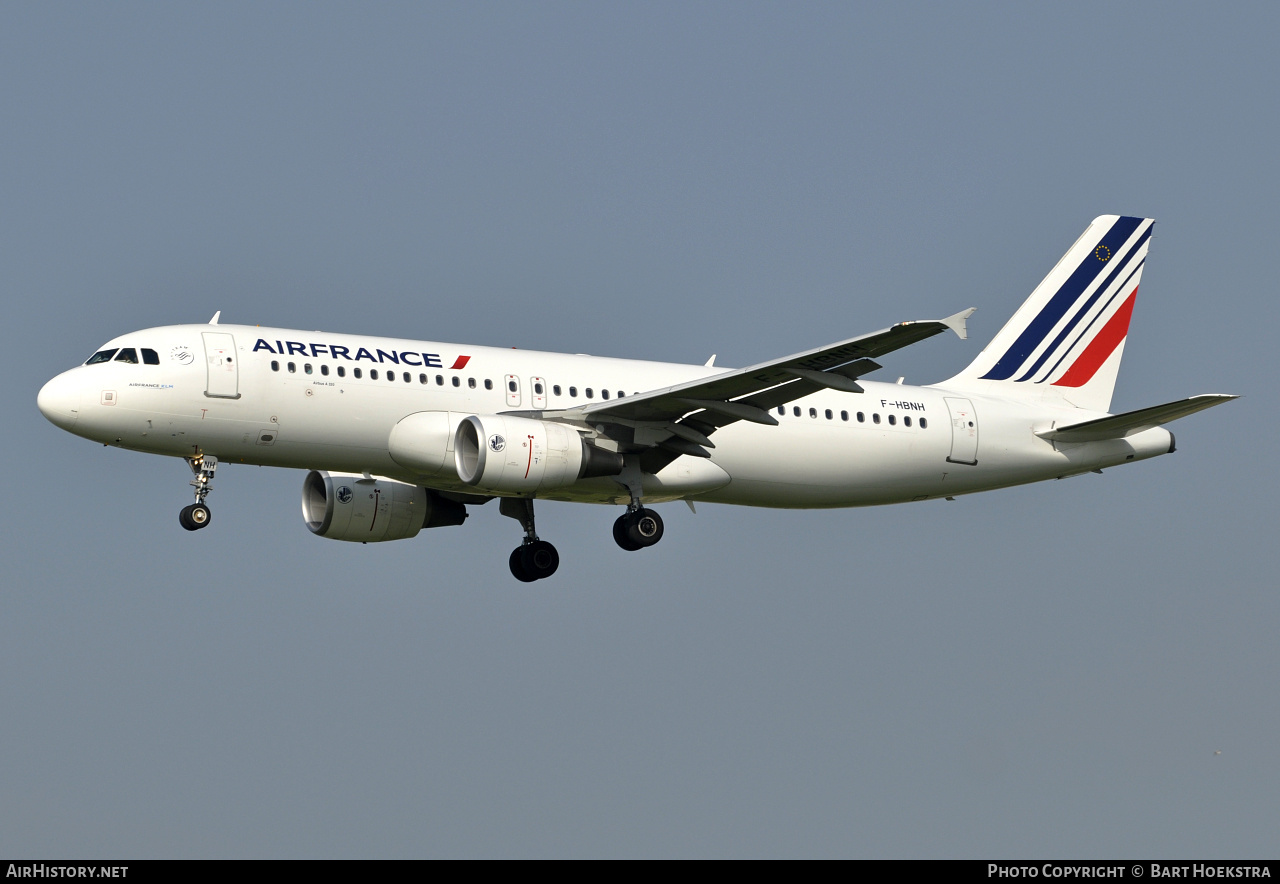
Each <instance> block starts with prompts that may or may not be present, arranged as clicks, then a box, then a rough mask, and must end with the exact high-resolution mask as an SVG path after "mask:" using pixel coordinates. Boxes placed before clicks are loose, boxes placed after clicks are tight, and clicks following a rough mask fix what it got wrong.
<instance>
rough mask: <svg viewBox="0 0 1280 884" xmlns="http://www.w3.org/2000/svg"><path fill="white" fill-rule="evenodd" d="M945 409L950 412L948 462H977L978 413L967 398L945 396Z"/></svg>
mask: <svg viewBox="0 0 1280 884" xmlns="http://www.w3.org/2000/svg"><path fill="white" fill-rule="evenodd" d="M947 411H949V412H950V413H951V454H950V455H949V456H948V457H947V462H948V463H967V464H976V463H977V462H978V415H977V413H976V412H974V410H973V403H972V402H970V401H969V400H968V399H952V398H950V397H947Z"/></svg>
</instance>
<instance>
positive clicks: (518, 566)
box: [507, 546, 538, 583]
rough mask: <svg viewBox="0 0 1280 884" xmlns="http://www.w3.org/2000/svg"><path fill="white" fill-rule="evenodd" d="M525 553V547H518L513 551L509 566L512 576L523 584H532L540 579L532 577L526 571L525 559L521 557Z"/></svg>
mask: <svg viewBox="0 0 1280 884" xmlns="http://www.w3.org/2000/svg"><path fill="white" fill-rule="evenodd" d="M523 552H524V547H523V546H518V547H516V548H515V549H513V550H512V551H511V558H509V559H507V564H508V565H509V566H510V567H511V576H512V577H514V578H515V579H516V580H519V581H520V582H521V583H532V582H533V581H535V580H537V579H538V578H536V577H534V576H533V575H531V574H530V573H529V572H528V571H526V570H525V569H524V559H523V557H522V556H521V555H520V554H521V553H523Z"/></svg>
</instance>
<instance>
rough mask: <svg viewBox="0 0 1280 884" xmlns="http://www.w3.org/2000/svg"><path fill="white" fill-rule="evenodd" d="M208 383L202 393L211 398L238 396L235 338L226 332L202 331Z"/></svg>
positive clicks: (238, 372) (238, 368) (238, 376)
mask: <svg viewBox="0 0 1280 884" xmlns="http://www.w3.org/2000/svg"><path fill="white" fill-rule="evenodd" d="M201 334H202V336H203V337H204V356H205V363H206V367H207V368H208V372H209V377H208V383H206V384H205V390H204V394H205V395H206V396H208V397H210V398H211V399H239V398H240V366H239V364H238V361H237V359H238V357H237V354H236V339H235V338H234V337H232V336H231V335H229V334H227V333H226V332H202V333H201Z"/></svg>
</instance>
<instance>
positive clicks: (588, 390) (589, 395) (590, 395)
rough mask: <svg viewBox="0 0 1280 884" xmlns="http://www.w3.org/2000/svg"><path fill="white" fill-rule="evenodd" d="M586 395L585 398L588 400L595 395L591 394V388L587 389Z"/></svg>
mask: <svg viewBox="0 0 1280 884" xmlns="http://www.w3.org/2000/svg"><path fill="white" fill-rule="evenodd" d="M586 393H587V398H588V399H590V398H592V397H593V396H594V395H595V394H593V393H592V392H591V388H590V387H587V390H586Z"/></svg>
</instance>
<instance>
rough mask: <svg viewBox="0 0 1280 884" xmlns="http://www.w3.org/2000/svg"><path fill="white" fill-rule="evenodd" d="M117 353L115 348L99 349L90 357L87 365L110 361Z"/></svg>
mask: <svg viewBox="0 0 1280 884" xmlns="http://www.w3.org/2000/svg"><path fill="white" fill-rule="evenodd" d="M115 355H116V351H115V350H99V351H98V352H97V353H94V354H93V355H92V356H90V357H89V361H88V362H86V363H85V365H97V364H98V363H99V362H110V361H111V357H112V356H115Z"/></svg>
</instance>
